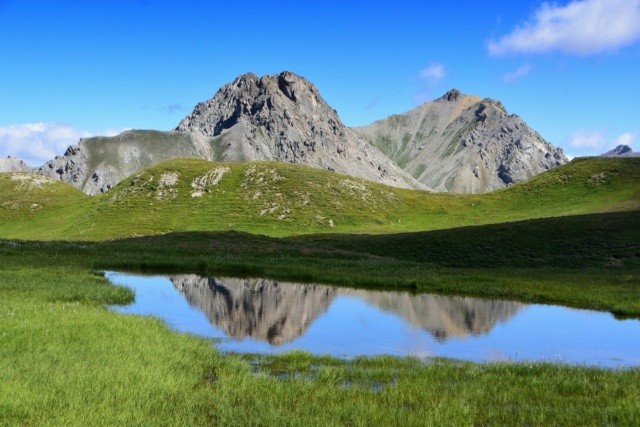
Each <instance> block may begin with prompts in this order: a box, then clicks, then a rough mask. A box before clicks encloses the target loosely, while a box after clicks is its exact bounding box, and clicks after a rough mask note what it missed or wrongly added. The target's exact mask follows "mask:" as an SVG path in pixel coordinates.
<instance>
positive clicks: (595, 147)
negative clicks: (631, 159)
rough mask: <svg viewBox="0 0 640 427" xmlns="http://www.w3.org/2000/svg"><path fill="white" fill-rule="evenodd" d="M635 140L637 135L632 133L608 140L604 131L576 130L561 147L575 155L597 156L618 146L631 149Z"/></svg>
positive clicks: (625, 133)
mask: <svg viewBox="0 0 640 427" xmlns="http://www.w3.org/2000/svg"><path fill="white" fill-rule="evenodd" d="M637 139H638V134H637V133H634V132H624V133H622V134H620V135H618V136H617V137H616V138H614V139H609V138H607V131H606V130H605V129H596V130H592V131H588V130H585V129H578V130H577V131H575V132H573V133H572V134H571V135H569V136H568V137H567V138H566V139H565V141H564V144H563V145H565V146H566V147H568V148H567V151H572V152H573V153H574V154H575V155H587V156H594V155H595V156H597V155H600V154H602V153H604V152H606V151H608V150H610V149H612V148H615V147H617V146H618V145H629V146H631V147H633V145H634V144H635V142H636V141H637Z"/></svg>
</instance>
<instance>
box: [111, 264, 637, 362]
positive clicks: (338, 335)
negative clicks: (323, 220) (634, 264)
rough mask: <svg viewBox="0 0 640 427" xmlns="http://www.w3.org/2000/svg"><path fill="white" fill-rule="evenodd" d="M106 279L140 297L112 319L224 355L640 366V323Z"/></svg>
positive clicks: (568, 312) (191, 281) (585, 314)
mask: <svg viewBox="0 0 640 427" xmlns="http://www.w3.org/2000/svg"><path fill="white" fill-rule="evenodd" d="M107 277H108V278H109V279H110V280H112V281H113V282H116V283H121V284H125V285H127V286H129V287H131V288H133V289H134V290H135V291H136V301H135V303H134V304H131V305H128V306H123V307H113V309H114V310H117V311H120V312H123V313H134V314H143V315H152V316H156V317H159V318H161V319H163V320H164V321H165V322H167V324H168V325H169V326H171V327H172V328H174V329H176V330H178V331H181V332H187V333H191V334H195V335H199V336H204V337H211V338H219V339H221V342H220V344H218V346H219V348H220V349H221V350H224V351H238V352H258V353H273V352H282V351H289V350H293V349H303V350H306V351H309V352H312V353H315V354H331V355H334V356H348V357H353V356H358V355H378V354H392V355H398V356H406V355H414V356H444V357H453V358H461V359H467V360H472V361H477V362H483V361H495V360H506V359H511V360H553V361H562V362H568V363H578V364H593V363H596V364H598V365H601V366H629V365H633V366H638V365H640V347H639V346H638V345H637V343H638V342H640V321H638V320H626V321H618V320H616V319H614V318H613V316H611V315H610V314H609V313H601V312H593V311H586V310H574V309H570V308H566V307H560V306H548V305H525V304H521V303H518V302H512V301H492V300H486V299H480V298H466V297H455V296H452V297H449V296H441V295H430V294H412V293H410V292H402V291H373V290H363V289H348V288H337V287H332V286H325V285H317V284H298V283H286V282H278V281H273V280H266V279H236V278H224V277H219V278H201V277H198V276H195V275H180V276H170V277H161V276H155V277H145V276H135V275H126V274H121V273H108V274H107Z"/></svg>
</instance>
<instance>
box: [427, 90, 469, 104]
mask: <svg viewBox="0 0 640 427" xmlns="http://www.w3.org/2000/svg"><path fill="white" fill-rule="evenodd" d="M463 96H466V95H463V94H462V93H461V92H460V91H459V90H458V89H451V90H450V91H449V92H447V93H445V94H444V95H442V96H441V97H440V98H438V99H436V100H435V102H444V101H447V102H456V101H459V100H460V98H462V97H463Z"/></svg>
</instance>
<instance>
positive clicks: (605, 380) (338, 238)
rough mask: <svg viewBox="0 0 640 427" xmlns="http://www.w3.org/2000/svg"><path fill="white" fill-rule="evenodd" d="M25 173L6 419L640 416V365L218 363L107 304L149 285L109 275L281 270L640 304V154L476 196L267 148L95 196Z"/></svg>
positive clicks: (19, 192) (8, 288) (162, 171)
mask: <svg viewBox="0 0 640 427" xmlns="http://www.w3.org/2000/svg"><path fill="white" fill-rule="evenodd" d="M225 168H228V170H227V169H225ZM16 176H17V175H16V174H3V175H0V200H1V201H2V202H1V204H0V236H2V238H3V239H0V295H2V297H1V298H0V425H121V424H127V425H167V424H168V425H203V424H214V425H216V424H217V425H301V424H305V425H308V424H311V425H345V424H349V425H387V424H404V425H491V424H497V425H526V424H528V425H554V424H555V425H638V424H640V405H639V404H638V396H640V370H639V369H638V368H632V369H622V370H603V369H597V368H592V367H583V366H573V367H572V366H566V365H562V364H547V363H533V364H532V363H499V364H481V365H478V364H472V363H465V362H459V361H453V360H441V359H429V360H426V361H425V360H418V359H411V358H409V359H398V358H390V357H379V358H361V359H356V360H351V361H345V360H338V359H332V358H328V357H313V356H310V355H308V354H306V353H301V352H294V353H291V354H288V355H282V356H273V357H271V356H269V357H266V356H258V355H248V356H240V355H222V354H220V353H219V352H218V351H217V350H216V349H215V346H213V344H212V343H211V342H208V341H206V340H202V339H198V338H195V337H190V336H187V335H180V334H176V333H173V332H170V331H169V330H168V329H167V328H166V327H165V326H164V325H162V324H161V322H159V321H157V320H154V319H150V318H142V317H136V316H124V315H119V314H116V313H113V312H110V311H109V310H108V309H107V308H106V305H108V304H121V303H126V302H128V301H131V299H132V298H133V295H132V293H131V291H129V290H127V289H125V288H121V287H116V286H112V285H110V284H109V283H108V282H107V281H106V279H104V277H102V276H101V275H100V274H96V273H94V272H95V271H96V270H102V269H114V270H131V271H154V272H159V271H167V272H169V271H170V272H191V273H196V272H197V273H201V274H208V273H210V274H213V273H216V274H221V273H224V274H227V275H231V274H233V275H239V276H263V277H269V278H275V279H289V280H292V281H302V282H305V281H306V282H309V281H316V282H321V283H331V284H338V285H343V286H366V287H371V286H375V287H397V288H408V289H414V290H416V291H432V292H439V293H455V294H464V295H475V296H485V297H492V298H509V299H516V300H520V301H525V302H553V303H562V304H566V305H571V306H575V307H584V308H593V309H598V310H607V311H610V312H612V313H615V314H616V315H618V316H628V317H640V236H639V230H640V212H639V211H638V207H639V203H640V190H639V189H640V186H639V185H638V183H639V182H640V161H639V159H586V160H581V159H579V160H577V161H573V162H571V163H570V164H568V165H566V166H563V167H560V168H556V169H554V170H552V171H549V172H547V173H545V174H541V175H539V176H537V177H535V178H533V179H532V180H529V181H527V182H525V183H521V184H518V185H515V186H513V187H510V188H507V189H504V190H500V191H496V192H493V193H489V194H485V195H468V196H464V195H455V194H429V193H423V192H415V191H408V190H400V189H395V188H391V187H385V186H382V185H378V184H373V183H369V182H365V181H362V180H358V179H355V178H350V177H345V176H342V175H338V174H332V173H328V172H325V171H321V170H315V169H309V168H304V167H299V166H294V165H283V164H275V163H262V162H257V163H248V164H228V165H225V164H215V163H209V162H204V161H199V160H179V161H172V162H167V163H162V164H159V165H156V166H154V167H152V168H150V169H147V170H145V171H143V172H141V173H139V174H137V175H136V176H133V177H130V178H128V179H127V180H125V181H123V182H122V183H121V184H120V185H118V186H117V187H116V188H114V189H112V190H111V191H109V192H108V193H105V194H103V195H100V196H95V197H91V198H89V197H87V196H85V195H84V194H82V193H80V192H79V191H77V190H75V189H73V188H71V187H69V186H66V185H64V184H61V183H41V184H37V185H36V183H34V182H33V179H29V180H27V179H24V180H23V179H15V177H16ZM20 176H23V175H20ZM196 192H200V193H201V194H200V195H199V196H194V193H196ZM34 205H35V206H34ZM332 225H333V226H332ZM116 238H117V239H116ZM24 239H26V240H24Z"/></svg>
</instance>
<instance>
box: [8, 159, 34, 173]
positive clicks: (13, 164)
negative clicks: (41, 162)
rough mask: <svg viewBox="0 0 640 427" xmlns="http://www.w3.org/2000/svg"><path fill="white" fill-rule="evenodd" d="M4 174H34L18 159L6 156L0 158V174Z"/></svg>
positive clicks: (29, 167) (31, 169)
mask: <svg viewBox="0 0 640 427" xmlns="http://www.w3.org/2000/svg"><path fill="white" fill-rule="evenodd" d="M4 172H27V173H34V168H32V167H31V166H29V165H28V164H26V163H25V162H23V161H22V160H20V159H16V158H15V157H11V156H8V157H6V158H0V173H4Z"/></svg>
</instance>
